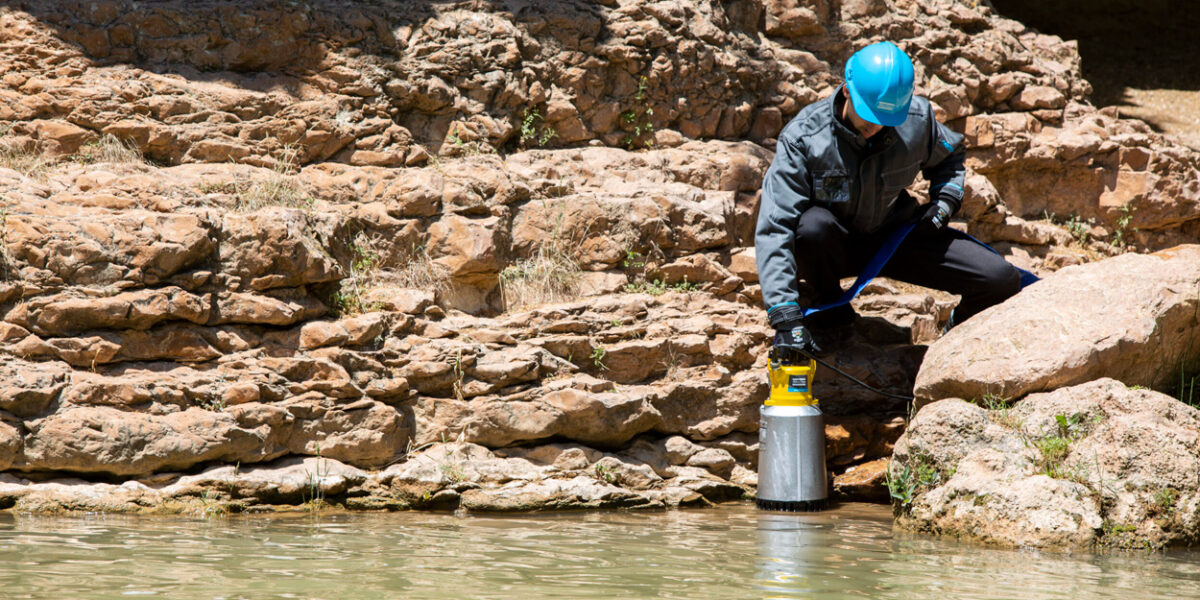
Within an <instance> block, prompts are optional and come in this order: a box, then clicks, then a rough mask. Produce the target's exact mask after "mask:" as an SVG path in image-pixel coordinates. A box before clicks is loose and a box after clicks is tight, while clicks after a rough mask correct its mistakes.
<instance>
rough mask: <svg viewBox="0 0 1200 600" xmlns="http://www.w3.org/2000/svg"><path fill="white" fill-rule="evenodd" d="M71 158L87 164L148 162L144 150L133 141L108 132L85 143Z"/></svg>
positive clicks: (137, 163) (138, 163)
mask: <svg viewBox="0 0 1200 600" xmlns="http://www.w3.org/2000/svg"><path fill="white" fill-rule="evenodd" d="M71 160H74V161H75V162H78V163H82V164H85V165H92V164H97V163H110V164H112V163H115V164H123V165H130V164H136V165H140V164H144V163H145V162H146V157H144V156H142V151H141V150H139V149H138V147H137V146H135V145H134V144H133V143H132V142H128V141H123V140H120V139H118V138H117V137H116V136H114V135H112V134H110V133H106V134H104V135H102V136H100V139H98V140H96V141H94V142H91V143H89V144H84V146H83V147H82V148H80V149H79V152H78V153H77V154H75V155H74V156H72V157H71Z"/></svg>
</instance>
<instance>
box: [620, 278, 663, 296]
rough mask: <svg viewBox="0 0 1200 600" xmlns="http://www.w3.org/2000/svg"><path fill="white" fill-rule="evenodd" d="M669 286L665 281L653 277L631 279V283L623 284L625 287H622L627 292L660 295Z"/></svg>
mask: <svg viewBox="0 0 1200 600" xmlns="http://www.w3.org/2000/svg"><path fill="white" fill-rule="evenodd" d="M669 287H670V286H668V285H667V284H666V282H664V281H663V280H661V279H655V280H653V281H646V280H645V279H639V280H636V281H633V282H632V283H627V284H625V287H624V288H622V289H623V291H624V292H625V293H627V294H650V295H651V296H661V295H663V294H665V293H667V290H668V289H669Z"/></svg>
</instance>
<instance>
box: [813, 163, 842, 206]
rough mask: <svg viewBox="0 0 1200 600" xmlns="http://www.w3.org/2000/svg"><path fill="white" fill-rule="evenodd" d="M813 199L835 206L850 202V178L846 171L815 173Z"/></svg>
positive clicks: (836, 170)
mask: <svg viewBox="0 0 1200 600" xmlns="http://www.w3.org/2000/svg"><path fill="white" fill-rule="evenodd" d="M813 199H814V200H816V201H817V202H824V203H828V204H833V203H836V202H849V201H850V178H849V177H848V176H847V174H846V171H845V170H841V169H835V170H830V171H817V172H815V173H813Z"/></svg>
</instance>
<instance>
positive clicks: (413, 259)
mask: <svg viewBox="0 0 1200 600" xmlns="http://www.w3.org/2000/svg"><path fill="white" fill-rule="evenodd" d="M388 244H389V241H388V240H386V239H385V238H383V237H382V236H380V235H378V234H375V235H368V234H366V233H365V232H360V233H359V234H358V235H356V236H355V237H354V239H353V240H352V241H351V242H350V244H349V247H350V253H351V258H350V265H349V267H350V269H349V270H350V275H349V276H348V277H346V278H345V279H343V280H342V281H341V282H340V287H339V290H338V291H337V293H335V294H334V296H333V303H334V306H335V308H336V309H337V310H338V312H340V313H342V314H359V313H365V312H371V311H374V310H379V308H380V307H379V306H378V305H377V304H376V303H372V302H368V301H367V300H366V298H367V296H368V295H369V292H371V290H374V289H377V288H385V287H399V288H415V289H421V290H429V291H432V292H434V293H435V294H437V293H442V292H445V291H446V289H447V286H448V284H449V283H450V273H449V271H448V270H447V269H446V268H445V267H444V266H442V265H440V264H438V263H436V262H434V261H433V259H431V258H430V257H429V254H428V252H426V250H425V247H424V246H417V247H414V248H413V249H412V250H410V251H409V252H408V255H407V257H405V258H404V259H402V260H401V261H400V263H401V265H400V267H399V268H386V267H384V266H383V261H384V259H383V257H384V256H385V254H386V252H385V250H386V246H387V245H388Z"/></svg>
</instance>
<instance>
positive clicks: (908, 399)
mask: <svg viewBox="0 0 1200 600" xmlns="http://www.w3.org/2000/svg"><path fill="white" fill-rule="evenodd" d="M800 353H801V354H803V355H805V356H807V357H809V358H811V359H813V360H815V361H817V364H819V365H821V366H823V367H825V368H826V369H829V370H830V371H833V372H834V373H837V374H838V375H841V376H842V377H845V378H846V379H849V380H850V381H853V382H854V383H857V384H858V385H861V386H863V387H865V388H867V389H868V390H871V391H872V392H875V393H876V394H880V395H883V396H887V397H888V398H895V399H896V400H904V401H906V402H912V400H913V397H912V396H902V395H900V394H893V393H891V392H885V391H883V390H881V389H879V388H875V387H871V386H870V385H868V384H866V383H864V382H863V381H860V380H859V379H858V378H856V377H855V376H853V375H851V374H849V373H847V372H845V371H843V370H841V369H839V368H837V367H835V366H833V365H831V364H829V363H827V362H825V361H823V360H821V359H819V358H817V357H816V356H813V355H812V354H810V353H809V352H808V351H807V350H800Z"/></svg>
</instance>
